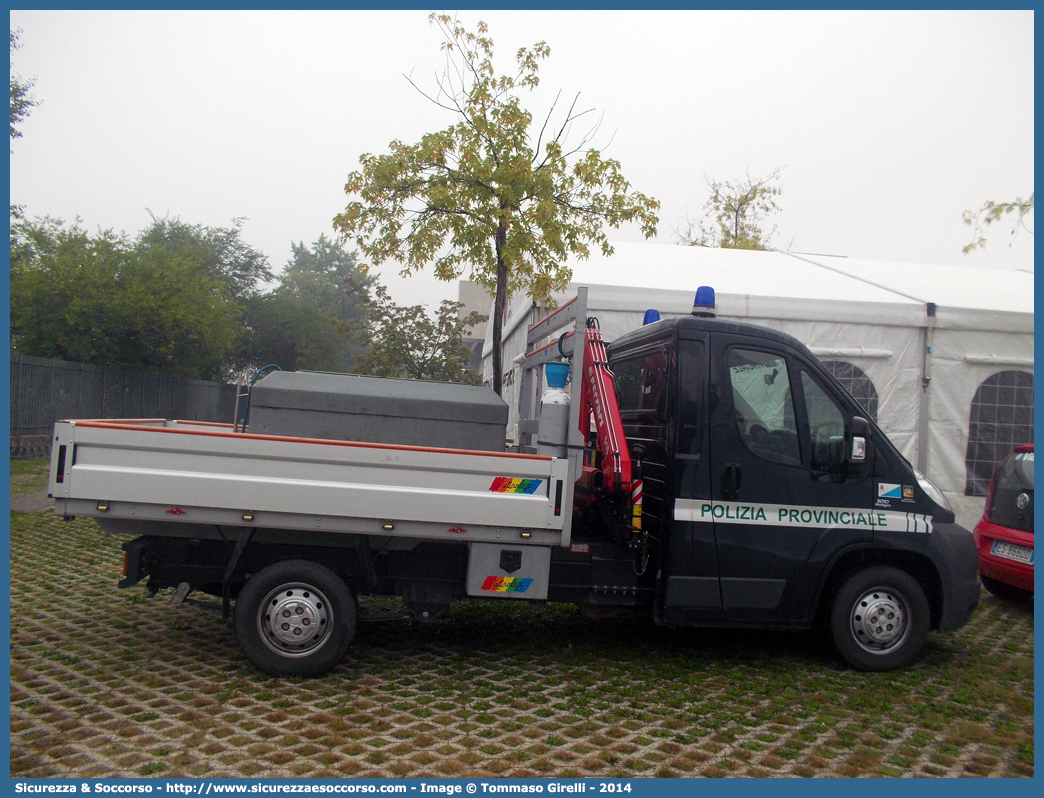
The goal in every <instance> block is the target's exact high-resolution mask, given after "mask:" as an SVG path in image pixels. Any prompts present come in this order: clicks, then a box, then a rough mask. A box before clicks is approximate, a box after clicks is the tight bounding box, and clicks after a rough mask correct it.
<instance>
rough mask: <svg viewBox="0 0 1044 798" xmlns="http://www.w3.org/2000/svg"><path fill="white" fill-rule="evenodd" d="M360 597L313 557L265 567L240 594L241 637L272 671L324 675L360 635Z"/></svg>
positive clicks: (258, 663) (257, 662)
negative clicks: (357, 602)
mask: <svg viewBox="0 0 1044 798" xmlns="http://www.w3.org/2000/svg"><path fill="white" fill-rule="evenodd" d="M357 615H358V613H357V610H356V607H355V600H354V598H353V597H352V594H351V592H350V591H349V590H348V588H347V586H346V585H345V584H344V582H343V581H342V580H341V578H340V577H338V576H337V574H335V573H334V572H333V571H331V570H330V569H329V568H326V567H325V566H322V565H319V564H318V563H314V562H310V561H308V560H288V561H286V562H280V563H275V564H274V565H269V566H268V567H266V568H262V569H261V570H260V571H258V572H257V573H256V574H254V575H253V577H251V579H250V580H249V581H248V582H247V583H246V585H245V586H244V587H243V589H242V590H241V591H240V593H239V598H238V599H237V600H236V612H235V619H234V623H235V630H236V640H238V641H239V647H240V648H241V649H242V650H243V653H244V654H245V655H246V658H247V659H248V660H250V662H251V663H253V664H254V666H255V667H257V668H258V669H259V670H262V671H264V672H265V673H267V674H270V675H272V676H320V675H322V674H324V673H326V672H327V671H329V670H330V669H331V668H333V667H334V666H335V665H337V663H338V662H340V661H341V660H342V659H343V658H344V655H345V654H346V653H347V651H348V647H349V646H350V645H351V643H352V640H353V638H354V637H355V626H356V621H357Z"/></svg>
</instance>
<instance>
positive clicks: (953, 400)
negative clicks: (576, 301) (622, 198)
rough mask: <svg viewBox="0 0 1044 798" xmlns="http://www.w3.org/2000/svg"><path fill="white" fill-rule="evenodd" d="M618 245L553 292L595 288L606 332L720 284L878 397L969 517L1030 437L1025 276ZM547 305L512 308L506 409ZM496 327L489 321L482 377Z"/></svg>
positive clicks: (680, 309)
mask: <svg viewBox="0 0 1044 798" xmlns="http://www.w3.org/2000/svg"><path fill="white" fill-rule="evenodd" d="M614 248H615V250H616V252H615V254H614V255H613V256H611V257H608V258H607V257H604V256H602V255H601V254H600V253H598V252H592V254H591V257H590V259H589V260H586V261H580V260H572V261H570V262H569V266H570V267H571V268H572V269H573V280H572V283H571V284H570V286H569V288H568V289H567V291H565V292H564V293H563V294H561V295H560V296H559V297H557V298H558V299H559V300H560V301H561V300H565V299H567V298H569V297H570V296H572V295H573V294H574V293H575V290H576V288H577V287H578V286H581V285H584V286H587V287H588V288H589V293H588V308H589V314H590V315H594V316H597V317H598V319H599V322H600V324H601V327H602V332H603V335H604V336H605V338H606V339H607V340H610V341H611V340H612V339H613V338H615V337H619V336H620V335H622V334H623V333H625V332H628V331H630V330H633V329H635V328H637V327H639V326H641V324H642V318H643V315H644V312H645V310H646V309H647V308H656V309H657V310H659V311H660V313H661V315H662V316H664V317H667V316H671V315H681V314H688V313H690V312H691V310H692V302H693V296H694V294H695V291H696V288H697V287H698V286H700V285H709V286H712V287H713V288H714V289H715V292H716V294H717V301H718V315H719V317H722V318H729V319H736V320H744V321H750V322H753V323H756V324H762V325H764V326H767V327H772V328H775V329H778V330H782V331H783V332H787V333H789V334H791V335H793V336H794V337H795V338H797V339H798V340H800V341H801V342H802V343H804V344H805V345H806V346H808V347H809V348H810V349H811V350H812V351H813V352H814V353H815V354H816V355H817V356H818V357H819V359H820V360H822V361H824V362H828V365H829V366H830V367H831V368H832V370H834V373H835V375H837V376H838V377H839V379H841V381H842V383H843V384H845V385H846V387H849V389H850V390H852V392H853V395H855V396H856V398H857V399H859V400H860V401H862V402H863V403H864V406H866V405H867V403H871V404H874V403H875V404H876V420H877V422H878V423H879V424H880V425H881V427H882V428H883V429H884V430H885V432H886V433H887V434H888V437H889V438H890V439H891V440H892V441H893V443H895V445H896V446H897V447H898V448H899V450H900V451H901V452H902V453H903V455H905V456H906V457H907V459H909V460H910V461H911V462H912V463H913V464H914V465H915V466H917V467H918V468H919V469H920V470H921V471H923V472H925V473H927V474H928V475H929V476H930V477H931V478H932V479H933V480H935V481H936V482H937V483H938V484H939V486H940V487H941V488H942V489H943V491H944V492H945V493H946V494H947V496H948V497H949V498H950V500H951V502H952V503H953V504H954V507H955V509H956V510H957V511H958V515H959V516H962V520H963V521H964V522H966V523H967V522H969V521H970V519H971V518H973V517H974V515H975V514H976V513H978V512H981V508H982V499H981V498H968V496H967V494H981V493H982V491H983V488H984V485H983V482H982V476H981V475H982V474H983V473H987V474H988V472H989V471H991V470H992V463H994V462H996V460H997V459H999V458H1000V457H1002V456H1003V455H1004V454H1006V453H1007V451H1008V450H1009V449H1010V448H1011V446H1012V445H1014V444H1017V443H1025V442H1028V440H1027V436H1028V439H1029V440H1032V434H1033V433H1032V430H1033V416H1032V403H1033V399H1032V380H1033V376H1032V375H1033V275H1032V274H1031V273H1028V272H1013V271H997V270H989V269H972V268H963V267H956V266H940V265H928V264H919V263H887V262H882V261H871V260H856V259H852V258H843V257H836V256H824V255H806V254H794V253H783V252H751V251H743V250H729V249H709V248H701V247H682V246H670V245H662V244H634V243H615V244H614ZM545 312H546V311H545V310H544V309H542V308H538V307H535V306H534V304H533V302H532V301H531V300H529V299H528V298H527V297H515V298H513V300H512V301H511V302H510V303H509V305H508V308H507V319H506V322H505V326H504V361H503V362H504V364H505V365H504V370H505V392H504V393H505V397H504V398H505V399H507V400H508V401H509V404H510V405H512V406H513V405H514V402H513V401H512V400H513V398H514V397H513V396H512V395H511V394H512V393H513V391H514V390H516V389H517V380H516V379H515V377H516V373H515V370H514V369H513V366H512V363H513V360H514V359H515V358H516V357H517V356H518V355H520V354H522V353H523V349H524V346H525V331H526V327H527V326H528V325H529V324H531V323H533V322H534V321H536V320H537V319H538V318H540V316H541V315H542V314H544V313H545ZM491 334H492V325H489V328H488V330H487V335H486V342H485V345H484V347H483V369H484V372H483V379H484V380H485V381H486V382H487V383H488V382H489V381H490V380H491V376H492V357H491V351H492V345H491ZM875 398H876V402H875V401H874V400H875ZM871 414H872V415H873V414H874V413H871ZM514 421H515V419H514V418H512V419H511V422H510V423H513V422H514ZM513 434H514V433H513V430H512V429H511V428H509V433H508V436H509V438H510V437H513ZM986 479H987V480H988V476H987V477H986Z"/></svg>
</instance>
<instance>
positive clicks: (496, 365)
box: [493, 222, 507, 396]
mask: <svg viewBox="0 0 1044 798" xmlns="http://www.w3.org/2000/svg"><path fill="white" fill-rule="evenodd" d="M506 240H507V225H506V224H504V222H501V223H500V225H499V227H497V291H496V296H495V297H494V298H493V390H494V391H496V394H497V396H503V395H504V363H503V348H502V342H503V338H504V304H505V303H506V302H507V264H505V263H504V242H505V241H506Z"/></svg>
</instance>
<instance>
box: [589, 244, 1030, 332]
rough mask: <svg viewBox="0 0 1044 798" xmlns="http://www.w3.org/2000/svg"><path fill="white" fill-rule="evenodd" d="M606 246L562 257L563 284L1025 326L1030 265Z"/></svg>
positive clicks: (759, 309)
mask: <svg viewBox="0 0 1044 798" xmlns="http://www.w3.org/2000/svg"><path fill="white" fill-rule="evenodd" d="M613 246H614V248H615V250H616V252H615V254H614V255H612V256H611V257H608V258H607V257H605V256H604V255H602V254H601V252H592V253H591V257H590V258H589V259H588V260H586V261H581V260H578V259H575V258H571V259H570V260H569V265H570V266H571V267H572V269H573V279H572V285H571V287H570V293H571V292H572V291H573V290H575V287H576V286H579V285H587V286H589V287H591V288H592V294H597V295H600V296H603V301H605V300H608V298H609V297H610V296H611V295H616V297H617V300H619V299H621V298H622V297H623V296H626V297H627V306H628V308H630V309H638V306H639V305H641V304H642V301H643V300H645V299H649V300H653V299H661V300H669V301H670V305H671V306H670V307H660V308H659V309H660V310H663V311H668V312H688V311H689V310H690V309H691V307H692V295H693V293H694V292H695V289H696V288H697V287H698V286H700V285H710V286H713V287H714V289H715V293H716V294H717V296H718V307H719V312H720V313H721V314H722V315H729V316H738V317H743V316H749V317H754V318H780V319H782V318H803V319H809V318H812V319H817V320H823V321H830V320H834V321H851V322H857V321H859V322H865V323H876V324H892V325H901V326H910V325H913V326H923V325H924V324H925V323H926V319H927V314H928V308H927V305H928V303H934V304H935V306H936V313H937V324H938V325H939V326H940V327H948V328H959V329H976V330H1002V331H1009V330H1010V331H1018V332H1027V331H1028V332H1032V329H1033V275H1032V274H1030V273H1028V272H1021V271H999V270H996V269H975V268H968V267H962V266H945V265H936V264H924V263H892V262H886V261H878V260H864V259H856V258H843V257H837V256H828V255H804V254H792V253H784V252H760V251H749V250H733V249H711V248H705V247H683V246H672V245H665V244H644V243H631V242H619V243H614V244H613ZM596 286H597V287H598V288H597V289H596V288H595V287H596ZM623 288H626V289H627V292H626V294H621V292H620V291H619V289H623ZM613 289H616V290H613ZM682 303H684V304H682ZM612 304H613V305H616V304H617V302H613V303H612ZM675 305H678V307H674V306H675ZM646 307H657V305H656V304H647V305H646ZM618 309H623V307H619V308H618Z"/></svg>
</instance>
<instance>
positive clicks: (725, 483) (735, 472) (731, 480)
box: [721, 463, 743, 501]
mask: <svg viewBox="0 0 1044 798" xmlns="http://www.w3.org/2000/svg"><path fill="white" fill-rule="evenodd" d="M742 482H743V469H741V468H740V467H739V463H729V464H728V465H727V466H725V472H724V473H723V474H722V475H721V496H722V498H723V499H727V500H729V501H732V500H733V499H735V498H736V495H737V493H738V492H739V489H740V485H741V484H742Z"/></svg>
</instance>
